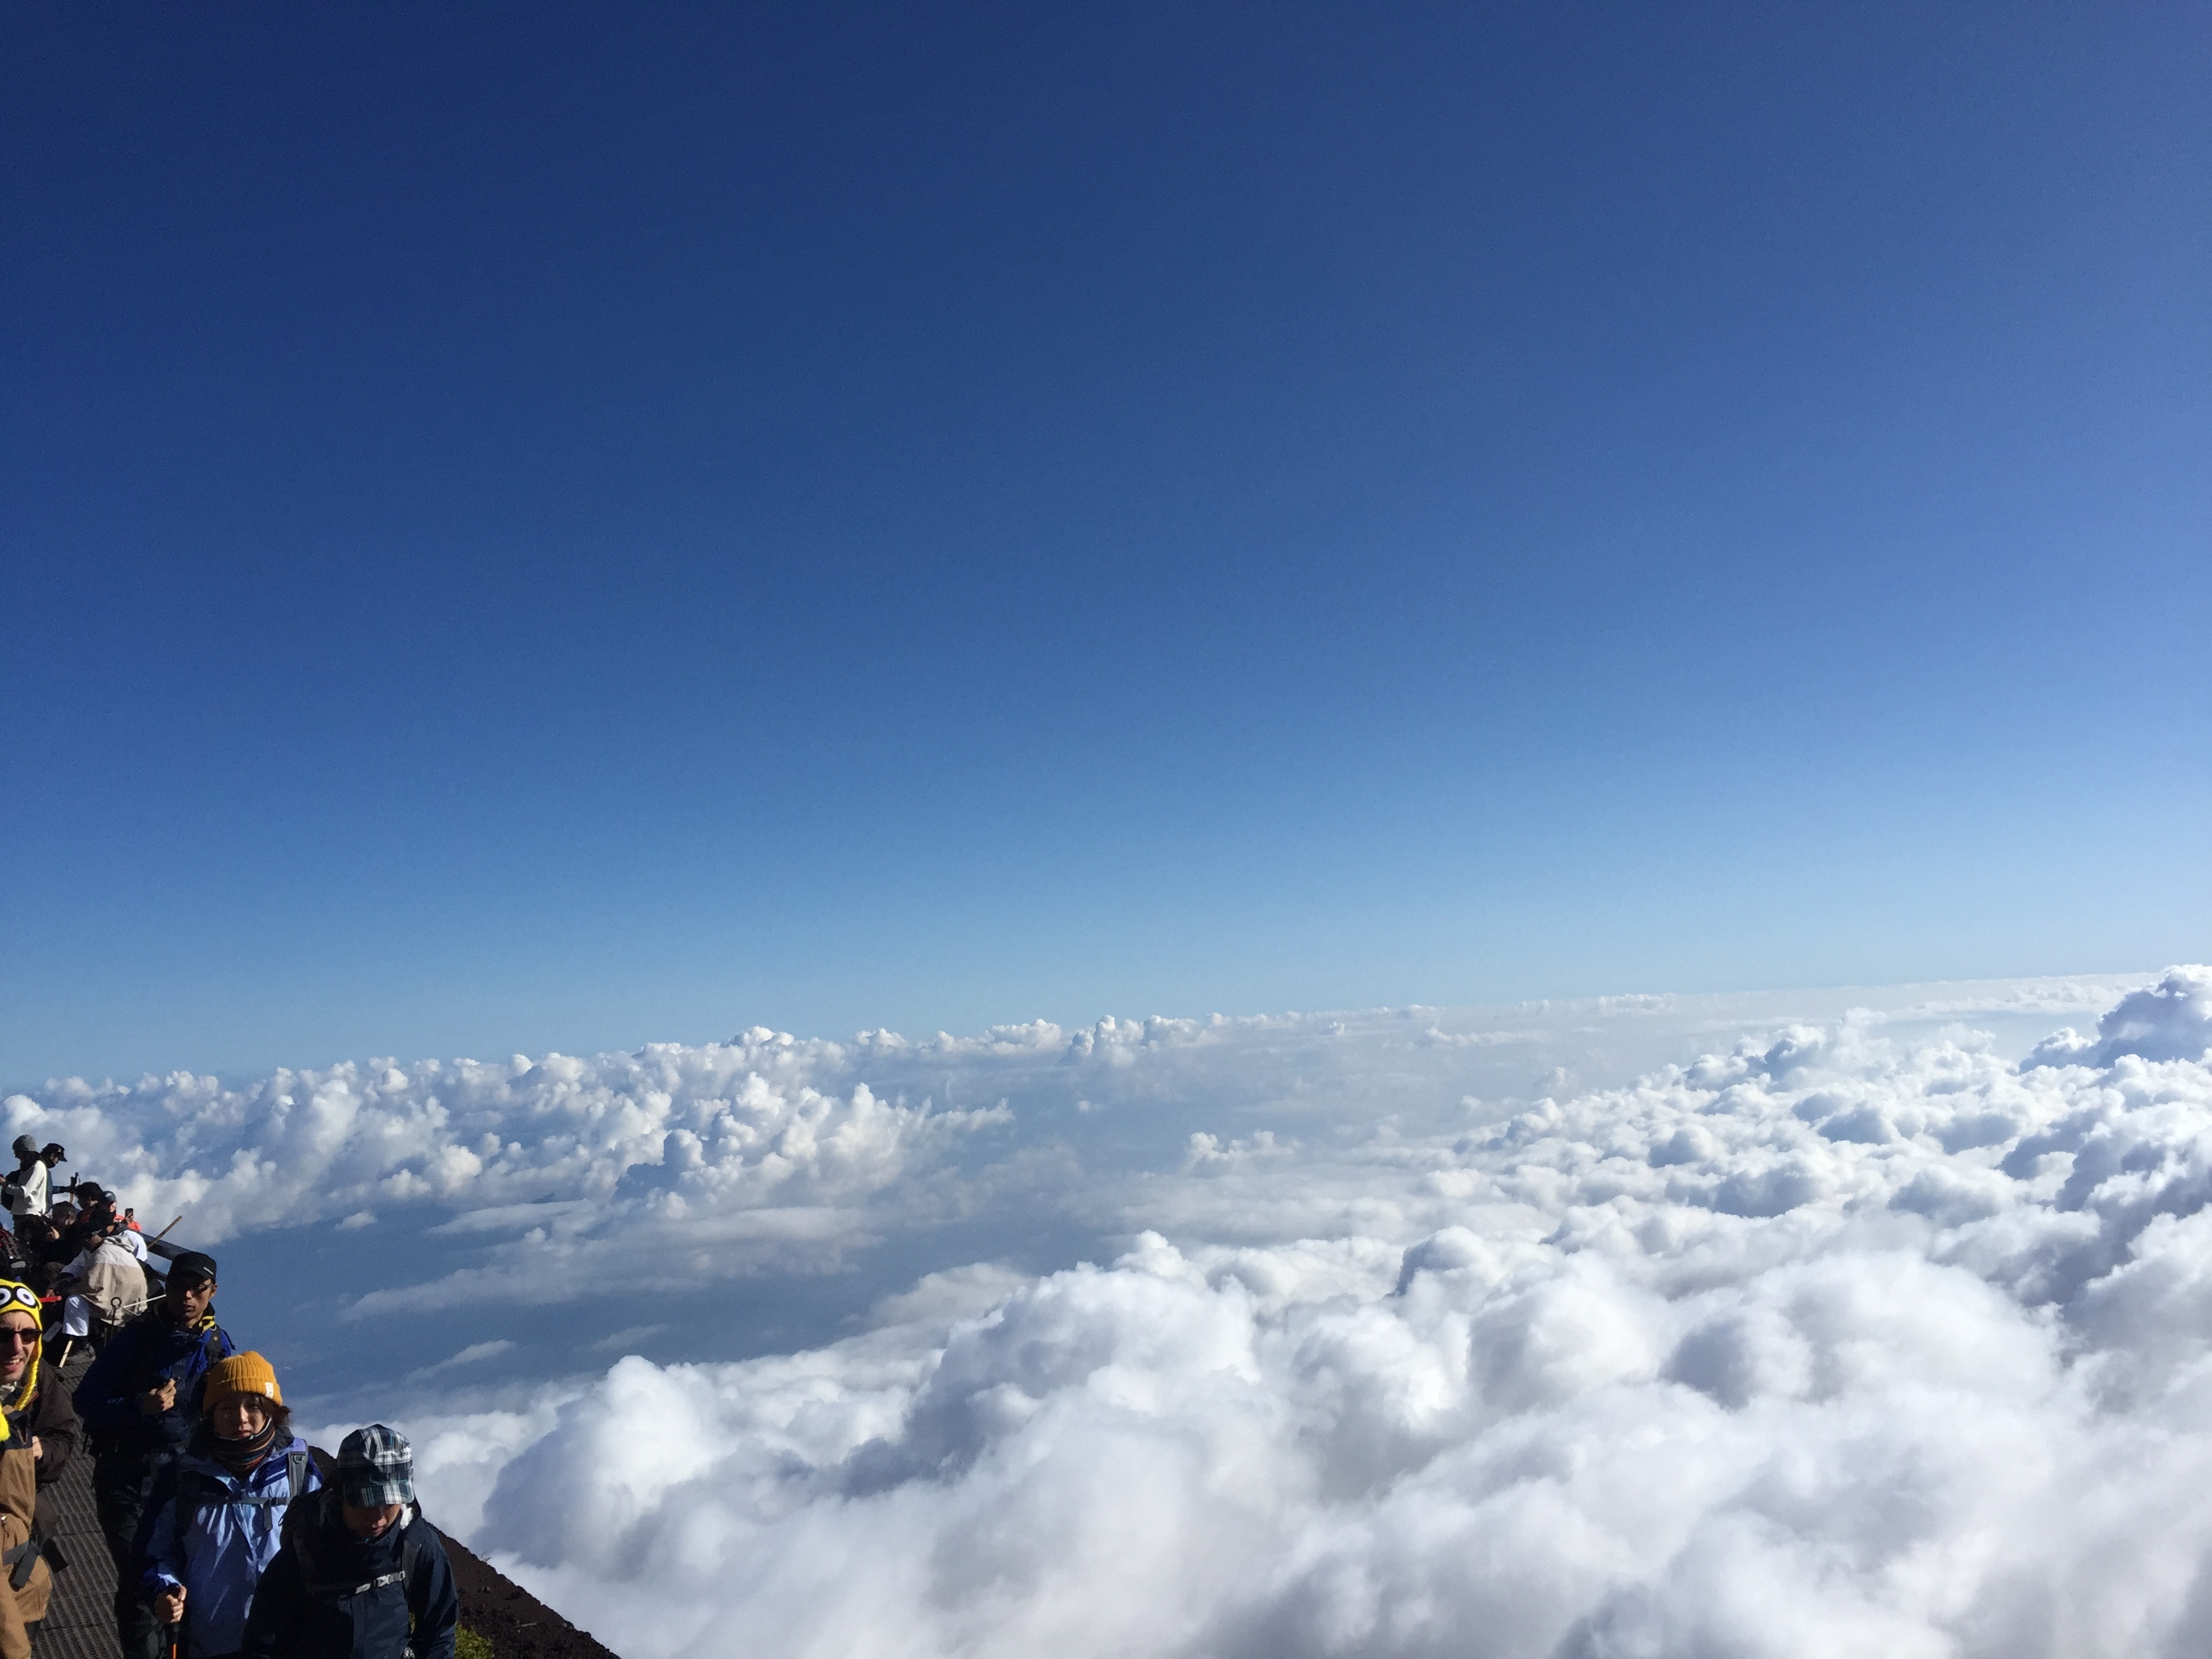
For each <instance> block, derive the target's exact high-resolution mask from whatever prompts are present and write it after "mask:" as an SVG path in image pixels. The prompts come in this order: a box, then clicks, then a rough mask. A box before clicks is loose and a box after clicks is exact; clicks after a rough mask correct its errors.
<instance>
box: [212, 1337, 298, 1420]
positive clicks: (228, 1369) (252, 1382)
mask: <svg viewBox="0 0 2212 1659" xmlns="http://www.w3.org/2000/svg"><path fill="white" fill-rule="evenodd" d="M245 1394H251V1395H259V1396H260V1397H261V1398H262V1399H264V1400H266V1401H269V1403H270V1405H272V1406H281V1405H283V1403H284V1395H283V1391H282V1390H281V1389H278V1388H277V1386H276V1367H275V1366H274V1365H272V1364H270V1363H269V1362H268V1361H267V1360H265V1359H264V1358H262V1357H261V1356H260V1355H259V1354H258V1353H255V1352H253V1351H252V1349H250V1348H249V1349H248V1350H247V1351H246V1352H244V1353H234V1354H233V1355H231V1357H230V1358H228V1359H218V1360H216V1362H215V1364H212V1365H210V1366H209V1367H208V1372H207V1392H206V1393H205V1394H204V1395H201V1396H200V1403H201V1409H202V1410H203V1411H210V1412H211V1411H213V1410H214V1409H215V1408H216V1407H217V1406H220V1405H221V1404H222V1402H223V1401H226V1400H234V1399H236V1398H237V1397H238V1396H239V1395H245Z"/></svg>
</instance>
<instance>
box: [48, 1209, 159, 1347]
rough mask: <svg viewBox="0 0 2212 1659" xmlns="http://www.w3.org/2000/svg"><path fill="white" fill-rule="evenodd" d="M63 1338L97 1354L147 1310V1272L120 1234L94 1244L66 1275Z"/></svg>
mask: <svg viewBox="0 0 2212 1659" xmlns="http://www.w3.org/2000/svg"><path fill="white" fill-rule="evenodd" d="M54 1289H55V1291H58V1293H59V1294H60V1296H61V1298H62V1325H61V1329H62V1334H63V1335H64V1336H66V1337H68V1338H70V1340H74V1341H89V1342H90V1343H91V1344H92V1345H93V1346H94V1348H95V1349H97V1348H99V1347H100V1346H102V1345H103V1344H105V1342H106V1340H107V1339H108V1338H109V1337H110V1336H111V1335H112V1334H114V1332H115V1331H116V1329H117V1328H119V1327H120V1326H121V1325H122V1324H123V1322H125V1320H128V1319H130V1318H131V1317H133V1316H135V1315H137V1312H138V1311H139V1310H140V1309H142V1308H143V1307H144V1306H145V1305H146V1300H147V1296H146V1291H147V1285H146V1270H145V1268H144V1267H142V1266H140V1265H139V1259H138V1257H137V1255H135V1254H133V1252H132V1251H131V1247H130V1245H128V1244H127V1243H125V1242H124V1240H123V1237H121V1235H120V1232H119V1230H118V1231H115V1232H110V1233H109V1234H108V1235H107V1236H106V1237H104V1238H98V1239H94V1240H93V1241H92V1242H91V1243H88V1244H87V1245H86V1246H85V1247H84V1249H82V1250H81V1251H79V1252H78V1253H77V1256H76V1260H75V1261H72V1262H70V1264H69V1266H68V1267H65V1268H64V1269H63V1270H62V1276H61V1278H60V1279H59V1280H58V1281H57V1283H56V1284H55V1285H54Z"/></svg>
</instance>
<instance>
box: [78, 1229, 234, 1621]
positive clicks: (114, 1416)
mask: <svg viewBox="0 0 2212 1659" xmlns="http://www.w3.org/2000/svg"><path fill="white" fill-rule="evenodd" d="M215 1291H216V1279H215V1261H214V1260H213V1259H212V1258H211V1257H209V1256H204V1255H201V1254H200V1253H199V1252H198V1251H197V1250H186V1251H185V1252H184V1253H183V1254H182V1255H179V1256H178V1257H177V1258H176V1259H175V1260H174V1261H171V1262H170V1264H169V1284H168V1289H167V1291H166V1292H165V1293H164V1294H163V1296H162V1297H161V1300H160V1301H159V1302H157V1303H155V1304H154V1305H153V1306H152V1307H150V1308H149V1309H148V1310H146V1311H145V1312H144V1313H143V1314H141V1315H139V1316H138V1317H137V1318H136V1319H134V1320H132V1321H131V1322H130V1323H129V1324H127V1325H125V1327H124V1328H122V1329H121V1330H119V1331H118V1332H117V1333H116V1334H115V1335H114V1336H113V1337H112V1339H110V1340H109V1342H108V1344H107V1346H106V1347H105V1348H103V1349H101V1350H100V1357H99V1358H96V1359H94V1361H93V1362H92V1365H91V1368H90V1369H89V1370H87V1371H86V1372H85V1374H84V1380H83V1381H82V1382H81V1383H78V1384H77V1385H76V1409H77V1415H78V1416H79V1417H81V1418H82V1419H84V1425H85V1429H86V1431H87V1432H88V1436H89V1437H90V1439H91V1442H92V1456H93V1465H92V1501H93V1506H94V1508H95V1509H96V1510H98V1511H99V1513H100V1531H101V1533H102V1534H105V1535H106V1539H107V1553H109V1554H110V1555H111V1556H112V1557H113V1558H114V1559H115V1635H116V1639H117V1640H118V1642H120V1643H121V1644H122V1646H123V1659H151V1656H152V1655H153V1653H154V1651H155V1648H154V1643H155V1633H156V1632H155V1626H154V1615H153V1611H152V1609H151V1608H149V1607H148V1606H147V1604H146V1601H145V1600H144V1598H143V1597H142V1596H141V1595H139V1594H138V1558H137V1536H138V1524H139V1522H140V1521H141V1520H142V1519H143V1517H144V1515H145V1510H146V1500H147V1498H148V1497H149V1494H150V1493H151V1492H152V1490H153V1486H154V1480H155V1476H156V1475H158V1474H160V1473H161V1470H162V1469H163V1468H165V1467H166V1466H167V1465H168V1464H170V1463H173V1462H175V1461H176V1460H177V1458H178V1456H179V1455H180V1454H181V1453H182V1452H183V1451H184V1449H185V1443H187V1442H188V1441H189V1440H190V1439H191V1433H192V1430H193V1428H194V1426H195V1425H197V1422H198V1420H199V1414H200V1403H201V1390H202V1389H203V1388H204V1386H205V1384H206V1382H207V1373H208V1369H209V1367H210V1366H211V1365H213V1364H215V1363H216V1361H217V1360H221V1359H228V1358H230V1356H231V1355H232V1354H233V1353H234V1352H237V1349H236V1348H235V1346H234V1345H233V1344H232V1342H231V1340H230V1338H229V1336H228V1334H225V1332H224V1331H223V1328H222V1326H220V1325H218V1324H216V1318H215Z"/></svg>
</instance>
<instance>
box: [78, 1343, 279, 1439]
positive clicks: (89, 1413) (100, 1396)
mask: <svg viewBox="0 0 2212 1659" xmlns="http://www.w3.org/2000/svg"><path fill="white" fill-rule="evenodd" d="M236 1352H238V1350H237V1348H236V1347H234V1346H233V1345H232V1343H231V1340H230V1335H229V1333H228V1332H227V1331H225V1330H224V1329H223V1328H222V1326H220V1325H216V1324H213V1323H210V1324H208V1325H207V1326H205V1327H204V1328H201V1329H199V1330H193V1331H180V1330H179V1329H178V1328H176V1327H175V1326H174V1325H173V1324H171V1323H170V1322H169V1315H168V1310H167V1309H166V1308H161V1307H158V1306H157V1307H153V1308H149V1309H148V1310H146V1311H145V1312H144V1313H143V1314H141V1315H139V1316H138V1317H137V1318H136V1319H134V1320H132V1321H131V1322H130V1323H129V1324H128V1325H125V1327H124V1328H122V1329H121V1330H119V1331H118V1332H117V1333H116V1334H115V1336H114V1339H113V1340H112V1341H110V1342H109V1343H108V1345H107V1346H106V1347H105V1348H103V1349H101V1350H100V1358H97V1359H95V1360H94V1361H93V1362H92V1367H91V1369H90V1370H87V1371H86V1372H85V1374H84V1380H83V1381H82V1382H81V1383H78V1384H77V1385H76V1394H75V1395H74V1396H72V1398H73V1399H74V1401H75V1403H76V1414H77V1416H78V1417H79V1418H80V1419H82V1421H83V1423H84V1426H85V1431H86V1432H87V1434H88V1436H89V1437H90V1438H91V1440H92V1442H93V1452H94V1455H100V1453H102V1452H108V1451H126V1452H137V1453H141V1454H144V1455H152V1454H155V1453H161V1452H168V1453H175V1452H180V1451H182V1450H183V1449H185V1442H186V1441H188V1440H190V1439H191V1434H192V1425H194V1424H195V1423H197V1421H198V1420H199V1415H200V1394H201V1390H202V1389H203V1388H204V1386H205V1384H206V1383H207V1369H208V1367H209V1366H210V1365H211V1364H214V1363H215V1362H216V1360H218V1359H228V1358H229V1357H230V1356H231V1355H232V1354H234V1353H236ZM170 1376H173V1377H174V1378H176V1380H177V1403H176V1404H175V1405H173V1406H172V1407H169V1409H168V1410H167V1411H165V1412H163V1413H161V1415H160V1416H158V1417H148V1416H146V1415H144V1414H143V1413H141V1412H140V1411H139V1409H138V1396H139V1395H143V1394H144V1393H145V1392H146V1391H147V1390H148V1389H155V1388H159V1387H160V1386H161V1380H162V1378H164V1377H170Z"/></svg>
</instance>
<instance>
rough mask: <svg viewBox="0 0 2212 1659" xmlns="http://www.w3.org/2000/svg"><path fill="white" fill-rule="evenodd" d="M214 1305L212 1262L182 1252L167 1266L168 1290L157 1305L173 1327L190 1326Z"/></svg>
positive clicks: (191, 1251)
mask: <svg viewBox="0 0 2212 1659" xmlns="http://www.w3.org/2000/svg"><path fill="white" fill-rule="evenodd" d="M214 1304H215V1258H214V1257H213V1256H210V1255H201V1254H200V1253H199V1252H198V1251H197V1250H186V1251H185V1253H184V1254H183V1255H179V1257H177V1259H176V1260H175V1261H172V1262H171V1263H170V1264H169V1287H168V1289H167V1291H165V1292H164V1293H163V1295H162V1297H161V1305H162V1306H163V1307H165V1308H167V1310H168V1312H169V1317H170V1318H171V1319H172V1320H173V1321H174V1322H176V1323H177V1324H179V1325H182V1326H187V1327H189V1326H192V1325H197V1323H199V1322H200V1319H201V1317H202V1316H204V1315H205V1314H206V1312H207V1310H209V1309H210V1307H212V1306H213V1305H214Z"/></svg>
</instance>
